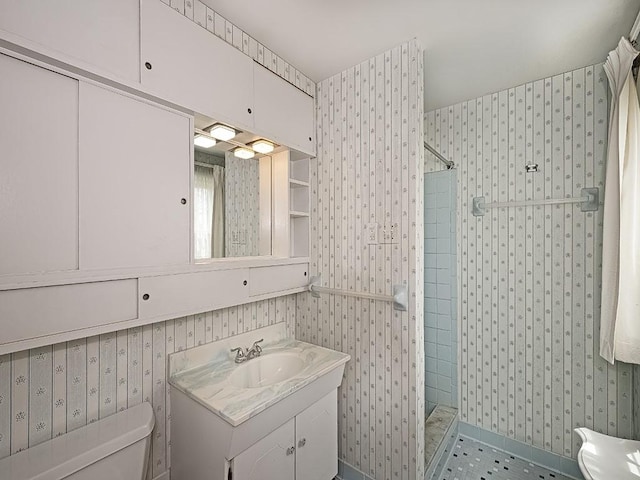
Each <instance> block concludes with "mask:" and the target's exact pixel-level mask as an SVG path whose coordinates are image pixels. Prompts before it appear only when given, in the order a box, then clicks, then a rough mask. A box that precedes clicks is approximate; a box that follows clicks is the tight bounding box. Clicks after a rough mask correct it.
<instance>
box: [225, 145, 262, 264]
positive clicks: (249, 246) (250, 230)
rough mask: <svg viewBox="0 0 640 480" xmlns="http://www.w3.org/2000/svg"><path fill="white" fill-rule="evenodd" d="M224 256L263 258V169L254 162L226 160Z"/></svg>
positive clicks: (230, 155)
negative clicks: (261, 229) (261, 184)
mask: <svg viewBox="0 0 640 480" xmlns="http://www.w3.org/2000/svg"><path fill="white" fill-rule="evenodd" d="M224 184H225V185H224V188H225V194H224V198H225V202H224V210H225V213H224V219H225V228H224V236H225V239H224V256H225V257H250V256H255V255H260V169H259V164H258V162H257V161H256V160H255V159H251V160H243V159H242V158H236V157H234V156H233V154H231V153H227V155H226V159H225V177H224Z"/></svg>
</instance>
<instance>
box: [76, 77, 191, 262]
mask: <svg viewBox="0 0 640 480" xmlns="http://www.w3.org/2000/svg"><path fill="white" fill-rule="evenodd" d="M191 135H192V133H191V122H190V119H189V118H188V117H186V116H184V115H182V114H178V113H175V112H173V111H170V110H167V109H165V108H162V107H159V106H156V105H154V104H150V103H146V102H143V101H138V100H135V99H134V98H132V97H129V96H125V95H121V94H119V93H115V92H113V91H110V90H106V89H103V88H99V87H96V86H93V85H89V84H86V83H81V85H80V148H79V151H80V269H81V270H92V269H103V268H123V267H142V266H162V265H177V264H188V263H189V238H190V232H189V216H190V199H191V195H190V192H189V178H190V171H189V169H190V167H189V165H190V158H191V157H190V155H191V154H190V148H191V147H190V142H191Z"/></svg>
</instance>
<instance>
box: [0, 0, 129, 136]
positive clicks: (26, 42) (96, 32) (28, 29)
mask: <svg viewBox="0 0 640 480" xmlns="http://www.w3.org/2000/svg"><path fill="white" fill-rule="evenodd" d="M139 9H140V7H139V5H138V1H137V0H91V1H87V0H64V1H43V0H4V1H1V2H0V37H1V38H10V41H12V42H14V43H21V44H22V45H23V46H25V47H26V48H34V49H35V48H37V49H39V50H40V51H41V52H42V53H44V54H45V55H50V56H52V57H55V58H56V59H58V60H61V61H63V62H65V63H71V64H73V65H74V66H77V67H79V68H82V69H86V70H93V71H95V72H96V73H100V72H101V71H104V72H109V73H113V74H115V75H116V76H118V77H120V78H124V79H126V80H129V81H132V82H139V81H140V67H139V63H140V62H139V55H140V53H139V37H140V27H139ZM94 67H97V68H94ZM35 118H37V117H35ZM39 125H49V124H46V123H39Z"/></svg>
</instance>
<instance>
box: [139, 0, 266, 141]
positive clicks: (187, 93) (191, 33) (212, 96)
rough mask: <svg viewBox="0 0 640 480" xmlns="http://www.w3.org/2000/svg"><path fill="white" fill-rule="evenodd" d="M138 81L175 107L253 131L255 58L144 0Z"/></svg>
mask: <svg viewBox="0 0 640 480" xmlns="http://www.w3.org/2000/svg"><path fill="white" fill-rule="evenodd" d="M140 9H141V18H140V22H141V33H140V35H141V37H140V38H141V53H142V56H141V59H140V60H141V64H142V65H141V80H142V84H143V85H144V86H146V87H148V89H149V90H151V91H152V92H153V93H154V94H156V95H159V96H160V97H162V98H164V99H166V100H169V101H171V102H173V103H175V104H176V105H180V106H181V107H184V108H187V109H189V110H192V111H194V112H197V113H201V114H203V115H206V116H208V117H211V118H215V119H217V120H219V121H222V122H227V123H230V124H231V125H233V126H235V127H238V128H245V129H249V130H253V116H252V114H251V112H250V111H251V110H252V108H253V106H252V103H253V102H252V100H253V60H251V58H249V57H248V56H246V55H244V54H243V53H242V52H240V51H239V50H237V49H236V48H234V47H233V46H231V45H229V44H228V43H226V42H225V41H224V40H221V39H220V38H218V37H216V36H215V35H213V34H212V33H211V32H209V31H207V30H205V29H204V28H202V27H201V26H199V25H197V24H195V23H193V22H192V21H191V20H189V19H187V18H186V17H184V16H183V15H180V14H179V13H178V12H176V11H175V10H173V9H172V8H171V7H169V6H167V5H165V4H163V3H162V2H161V1H160V0H142V1H141V2H140Z"/></svg>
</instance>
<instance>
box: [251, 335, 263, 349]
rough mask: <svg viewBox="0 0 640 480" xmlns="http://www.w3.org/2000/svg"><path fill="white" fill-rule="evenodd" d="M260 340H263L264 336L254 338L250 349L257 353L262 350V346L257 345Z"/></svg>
mask: <svg viewBox="0 0 640 480" xmlns="http://www.w3.org/2000/svg"><path fill="white" fill-rule="evenodd" d="M260 342H264V338H261V339H260V340H256V341H255V342H253V345H251V350H253V351H254V352H257V353H260V352H262V347H261V346H260V345H258V344H259V343H260Z"/></svg>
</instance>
